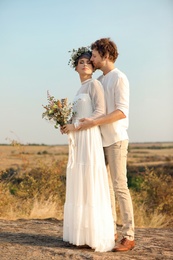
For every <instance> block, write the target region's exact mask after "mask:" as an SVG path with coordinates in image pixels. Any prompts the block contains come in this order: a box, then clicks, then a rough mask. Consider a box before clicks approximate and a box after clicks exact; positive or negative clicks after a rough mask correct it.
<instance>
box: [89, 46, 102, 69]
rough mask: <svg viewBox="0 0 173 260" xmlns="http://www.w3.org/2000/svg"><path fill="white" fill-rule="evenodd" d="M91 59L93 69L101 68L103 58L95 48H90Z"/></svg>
mask: <svg viewBox="0 0 173 260" xmlns="http://www.w3.org/2000/svg"><path fill="white" fill-rule="evenodd" d="M91 61H92V63H93V65H94V68H95V69H101V68H102V67H103V65H104V61H103V58H102V57H101V56H100V54H99V52H98V51H97V50H95V49H94V50H92V57H91Z"/></svg>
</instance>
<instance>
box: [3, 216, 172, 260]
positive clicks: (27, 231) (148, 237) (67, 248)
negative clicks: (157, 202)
mask: <svg viewBox="0 0 173 260" xmlns="http://www.w3.org/2000/svg"><path fill="white" fill-rule="evenodd" d="M62 224H63V223H62V221H59V220H56V219H46V220H22V219H21V220H16V221H11V220H0V259H1V260H41V259H45V260H49V259H54V260H61V259H63V260H64V259H71V260H74V259H76V260H81V259H87V260H91V259H92V260H114V259H121V260H127V259H142V260H150V259H155V260H156V259H157V260H165V259H173V247H172V245H173V244H172V241H173V229H168V228H167V229H143V228H136V239H135V240H136V247H135V248H134V249H133V250H132V251H128V252H124V253H114V252H106V253H99V252H94V250H91V249H84V248H83V249H80V248H77V247H75V246H72V245H70V244H69V243H66V242H63V240H62ZM118 230H119V236H120V227H118Z"/></svg>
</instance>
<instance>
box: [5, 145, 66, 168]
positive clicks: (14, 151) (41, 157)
mask: <svg viewBox="0 0 173 260" xmlns="http://www.w3.org/2000/svg"><path fill="white" fill-rule="evenodd" d="M67 157H68V146H67V145H57V146H46V145H45V146H44V145H42V146H39V145H33V146H32V145H24V146H23V145H20V144H16V145H8V146H4V145H0V158H1V160H0V170H5V169H7V168H22V169H26V170H30V169H32V168H33V167H38V166H39V165H40V163H42V162H44V163H45V164H47V165H48V166H50V164H51V163H52V161H53V160H60V159H67Z"/></svg>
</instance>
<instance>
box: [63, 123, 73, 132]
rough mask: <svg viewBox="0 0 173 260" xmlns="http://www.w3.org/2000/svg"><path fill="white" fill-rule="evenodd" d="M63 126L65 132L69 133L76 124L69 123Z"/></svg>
mask: <svg viewBox="0 0 173 260" xmlns="http://www.w3.org/2000/svg"><path fill="white" fill-rule="evenodd" d="M62 128H63V133H64V134H68V133H69V132H71V131H74V130H75V127H74V124H67V125H64V126H62Z"/></svg>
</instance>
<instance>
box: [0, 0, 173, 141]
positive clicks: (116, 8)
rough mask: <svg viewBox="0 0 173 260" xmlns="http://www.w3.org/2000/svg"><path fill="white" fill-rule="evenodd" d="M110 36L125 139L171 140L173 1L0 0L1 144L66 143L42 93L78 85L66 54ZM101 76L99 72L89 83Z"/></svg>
mask: <svg viewBox="0 0 173 260" xmlns="http://www.w3.org/2000/svg"><path fill="white" fill-rule="evenodd" d="M102 37H111V39H112V40H113V41H115V43H116V44H117V46H118V50H119V53H120V55H119V57H118V60H117V62H116V64H115V65H116V67H118V68H119V69H120V70H122V71H123V72H124V73H125V74H126V75H127V77H128V79H129V81H130V125H129V130H128V134H129V138H130V142H165V141H173V101H172V99H173V47H172V46H173V1H172V0H145V1H142V0H141V1H139V0H131V1H129V0H121V1H119V0H107V1H103V0H88V1H85V2H83V1H78V0H73V1H69V0H63V1H58V0H37V1H36V0H29V1H27V0H0V108H1V113H0V143H1V144H2V143H9V142H10V140H17V141H19V142H21V143H23V144H27V143H38V144H42V143H44V144H65V143H67V136H62V135H61V134H60V133H59V130H56V129H54V127H53V124H50V123H48V122H47V121H45V120H44V119H42V113H43V107H42V104H44V105H45V104H47V99H46V92H47V90H49V91H50V93H51V94H52V95H54V96H55V97H57V98H63V97H68V99H69V100H70V101H72V100H73V97H74V95H75V93H76V91H77V90H78V88H79V87H80V81H79V77H78V74H77V73H76V72H75V71H74V70H73V69H72V68H70V67H69V66H68V60H69V58H70V54H69V53H68V51H69V50H72V49H73V48H75V49H76V48H78V47H81V46H88V45H90V44H91V43H92V42H94V41H95V40H97V39H99V38H102ZM100 74H101V72H100V71H97V72H96V73H95V74H94V76H93V77H94V78H97V77H98V76H99V75H100Z"/></svg>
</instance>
